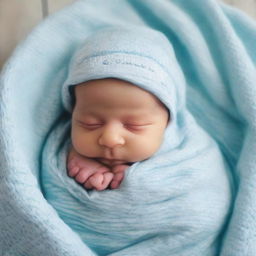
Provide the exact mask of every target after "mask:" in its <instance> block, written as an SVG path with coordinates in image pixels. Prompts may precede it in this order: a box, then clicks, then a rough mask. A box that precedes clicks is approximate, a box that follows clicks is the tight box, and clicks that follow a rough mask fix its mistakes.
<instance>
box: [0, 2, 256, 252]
mask: <svg viewBox="0 0 256 256" xmlns="http://www.w3.org/2000/svg"><path fill="white" fill-rule="evenodd" d="M117 2H118V3H117ZM118 27H122V28H126V29H127V31H129V29H130V28H134V29H133V31H132V33H134V35H136V33H137V34H140V35H143V40H145V41H144V42H147V41H151V40H153V41H154V40H155V41H154V42H159V45H157V46H156V47H153V49H152V50H150V54H148V55H147V54H146V55H145V53H146V52H147V51H148V50H149V48H150V46H149V45H145V47H144V46H143V47H140V49H136V45H140V42H137V44H136V43H133V42H131V41H130V39H129V40H128V42H129V44H130V45H131V46H132V49H133V51H134V52H133V53H131V52H126V50H127V49H128V48H129V47H130V45H125V44H121V45H119V47H120V48H119V50H120V51H121V52H120V53H115V52H111V54H110V55H111V56H109V58H108V62H104V61H103V62H104V63H103V62H102V63H101V64H102V66H101V68H100V70H101V71H102V72H103V71H104V72H106V73H103V74H102V75H103V76H102V77H105V76H106V75H107V76H109V75H111V73H110V72H113V70H116V71H117V73H115V74H114V73H113V74H112V75H113V76H114V77H119V78H121V79H124V80H128V81H130V82H132V83H134V84H136V85H138V86H140V87H142V88H144V89H146V90H148V91H149V92H151V93H153V94H154V95H156V96H157V97H158V98H159V99H160V100H161V101H163V103H164V104H165V105H166V106H167V107H168V108H169V109H170V111H171V115H172V122H170V124H169V125H168V127H167V129H166V131H165V139H164V142H163V144H162V146H161V148H160V149H159V151H158V152H157V153H156V154H155V155H154V156H152V157H151V158H150V159H148V160H146V161H142V162H139V163H135V164H133V165H132V166H130V168H129V169H128V170H127V171H126V173H125V179H124V180H123V182H122V184H121V187H120V189H117V190H105V191H102V192H98V191H94V190H92V191H86V190H85V189H84V188H82V187H81V186H80V185H79V184H77V183H76V182H75V181H74V180H73V179H71V178H69V177H68V176H67V174H66V165H65V161H66V156H67V152H68V147H69V144H70V140H69V132H70V122H69V120H70V104H72V102H71V101H70V100H71V98H70V94H69V93H68V86H69V85H72V84H75V83H76V82H80V81H81V80H80V79H82V80H86V79H91V78H94V79H95V78H101V77H96V76H95V75H96V74H98V71H97V69H96V67H100V65H98V64H99V63H100V62H96V63H97V65H95V66H94V65H91V64H93V62H91V60H93V58H91V59H90V61H88V59H87V57H88V56H87V55H86V54H87V53H89V52H91V51H88V52H86V51H87V50H89V48H81V47H82V46H83V45H85V43H86V42H87V43H89V45H90V39H92V38H93V37H94V36H95V37H97V38H98V39H99V38H101V37H102V38H105V37H104V36H106V34H104V33H109V32H110V30H111V29H112V28H115V29H116V28H118ZM152 29H153V30H152ZM122 31H123V29H122ZM145 31H148V32H145ZM156 31H159V32H160V33H159V32H156ZM120 33H121V32H120ZM127 33H128V32H127ZM145 33H146V34H145ZM123 36H124V38H125V35H123ZM152 38H155V39H152ZM166 38H167V39H166ZM120 39H121V38H120ZM114 41H115V40H114ZM91 42H92V41H91ZM135 42H136V40H135ZM255 42H256V25H255V22H254V21H252V20H251V19H249V18H248V17H247V16H246V15H244V14H243V13H241V12H239V11H237V10H235V9H233V8H230V7H228V6H226V5H224V4H222V3H220V2H218V1H215V0H172V1H166V0H145V1H140V0H123V1H117V0H108V1H103V0H94V1H90V0H78V1H75V2H74V3H73V4H72V5H70V6H68V7H67V8H65V9H63V10H62V11H60V12H57V13H56V14H54V15H52V16H50V17H48V18H47V19H46V20H45V21H44V22H42V23H41V24H40V25H39V26H38V27H37V28H36V29H35V30H34V31H33V32H32V33H31V34H30V35H29V37H28V38H27V39H26V40H25V41H24V42H22V43H21V44H20V45H19V46H18V47H17V49H16V51H15V52H14V54H13V56H12V57H11V58H10V60H9V61H8V62H7V63H6V65H5V67H4V70H3V71H2V73H1V77H0V119H1V121H0V255H3V256H20V255H22V256H23V255H26V256H38V255H49V256H52V255H53V256H63V255H72V256H85V255H86V256H87V255H177V256H185V255H186V256H187V255H189V256H190V255H195V256H198V255H216V256H217V255H221V256H230V255H232V256H245V255H246V256H254V255H255V253H256V241H255V240H256V238H255V232H256V222H255V212H256V205H255V202H256V198H255V197H256V193H255V191H256V186H255V184H256V180H255V175H254V172H255V166H256V159H255V154H256V141H255V138H256V110H255V101H256V86H255V81H256V72H255V63H256V55H255V53H256V44H255ZM89 45H87V47H89ZM91 46H92V49H94V50H95V51H98V50H100V48H97V47H106V49H107V50H110V47H111V40H105V41H104V44H102V42H99V43H97V44H95V45H94V44H91ZM78 49H81V51H82V53H83V54H85V55H83V56H84V57H85V59H86V62H83V61H82V62H76V61H74V60H77V58H74V56H76V55H74V54H76V53H78V52H77V50H78ZM97 49H98V50H97ZM157 49H158V50H157ZM95 53H96V52H95ZM108 53H110V52H108ZM138 53H142V54H141V55H139V56H137V57H135V56H136V55H138ZM105 54H106V53H102V54H99V52H97V56H95V59H94V60H96V61H99V60H101V57H103V56H106V55H105ZM118 54H121V56H122V58H121V59H120V60H123V57H124V56H127V58H128V59H127V61H124V66H122V67H123V68H120V62H119V60H118V58H117V57H118ZM128 56H130V57H131V58H130V57H128ZM91 57H92V56H91ZM148 57H152V58H148ZM129 58H130V59H129ZM135 59H136V61H135V64H136V65H130V64H132V63H134V60H135ZM109 60H111V61H109ZM131 60H133V62H131ZM140 61H141V62H140ZM79 63H80V64H81V65H82V66H79V65H80V64H79ZM77 64H79V65H78V66H76V65H77ZM144 64H147V66H148V67H150V69H147V70H146V69H145V67H146V65H144ZM83 65H85V66H86V65H87V66H86V68H89V69H90V70H91V72H92V73H91V74H93V76H92V77H91V78H90V77H86V73H83V72H82V73H81V76H79V74H75V73H74V70H79V68H78V69H72V68H73V67H74V68H75V67H85V66H83ZM103 67H104V68H103ZM112 67H114V69H113V68H112ZM117 67H118V69H117ZM127 70H130V71H131V73H128V72H126V71H127ZM139 70H140V71H139ZM152 70H153V71H157V76H155V75H153V73H154V72H152ZM96 71H97V72H96ZM136 72H138V74H139V77H137V78H136V79H134V77H133V75H134V74H136ZM72 74H75V76H72ZM84 75H85V76H84ZM130 75H131V76H130ZM143 76H144V78H143ZM75 78H78V80H75ZM138 78H139V79H138ZM159 78H160V80H159ZM155 82H156V83H155ZM166 83H167V84H166ZM67 110H68V111H67ZM232 180H233V181H234V183H232ZM233 192H234V193H233Z"/></svg>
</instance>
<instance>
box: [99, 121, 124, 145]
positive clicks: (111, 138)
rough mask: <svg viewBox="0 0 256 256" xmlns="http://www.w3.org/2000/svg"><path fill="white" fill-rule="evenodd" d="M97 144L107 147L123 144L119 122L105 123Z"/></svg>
mask: <svg viewBox="0 0 256 256" xmlns="http://www.w3.org/2000/svg"><path fill="white" fill-rule="evenodd" d="M99 144H100V145H101V146H105V147H108V148H114V147H116V146H121V145H124V144H125V139H124V137H123V136H122V128H121V125H120V124H119V123H111V124H107V125H106V126H105V127H104V129H103V131H102V133H101V135H100V137H99Z"/></svg>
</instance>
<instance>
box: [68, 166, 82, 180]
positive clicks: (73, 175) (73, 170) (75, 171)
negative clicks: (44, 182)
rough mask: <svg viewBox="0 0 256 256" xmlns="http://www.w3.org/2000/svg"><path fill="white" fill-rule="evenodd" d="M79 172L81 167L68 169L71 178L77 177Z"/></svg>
mask: <svg viewBox="0 0 256 256" xmlns="http://www.w3.org/2000/svg"><path fill="white" fill-rule="evenodd" d="M78 172H79V167H77V166H73V167H68V175H69V177H75V176H76V175H77V174H78Z"/></svg>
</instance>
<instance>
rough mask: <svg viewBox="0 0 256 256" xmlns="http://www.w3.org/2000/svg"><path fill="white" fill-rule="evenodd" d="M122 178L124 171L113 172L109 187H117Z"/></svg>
mask: <svg viewBox="0 0 256 256" xmlns="http://www.w3.org/2000/svg"><path fill="white" fill-rule="evenodd" d="M123 178H124V172H118V173H115V175H114V177H113V180H112V182H111V184H110V188H112V189H117V188H119V186H120V184H121V182H122V180H123Z"/></svg>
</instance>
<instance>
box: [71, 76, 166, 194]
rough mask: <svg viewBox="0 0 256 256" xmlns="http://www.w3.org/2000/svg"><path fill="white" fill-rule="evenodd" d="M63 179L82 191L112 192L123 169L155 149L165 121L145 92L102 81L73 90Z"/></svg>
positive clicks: (163, 109) (162, 111)
mask: <svg viewBox="0 0 256 256" xmlns="http://www.w3.org/2000/svg"><path fill="white" fill-rule="evenodd" d="M74 92H75V101H76V102H75V106H74V109H73V113H72V125H71V141H72V147H71V149H70V152H69V154H68V158H67V170H68V175H69V176H70V177H72V178H74V179H75V180H76V181H77V182H78V183H80V184H82V185H83V186H84V187H85V188H86V189H96V190H104V189H107V188H111V189H117V188H118V187H119V186H120V184H121V182H122V180H123V178H124V174H125V170H126V169H127V168H128V167H129V166H130V165H131V164H132V163H135V162H138V161H143V160H146V159H148V158H149V157H151V156H152V155H153V154H154V153H155V152H156V151H157V150H158V148H159V147H160V145H161V143H162V140H163V134H164V131H165V128H166V126H167V124H168V121H169V112H168V110H167V109H166V107H165V106H164V105H163V104H162V103H161V102H160V101H159V100H158V99H157V98H156V97H155V96H154V95H152V94H151V93H149V92H147V91H145V90H143V89H141V88H139V87H137V86H135V85H133V84H131V83H129V82H126V81H123V80H119V79H114V78H106V79H98V80H91V81H88V82H85V83H82V84H79V85H76V86H75V89H74Z"/></svg>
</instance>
